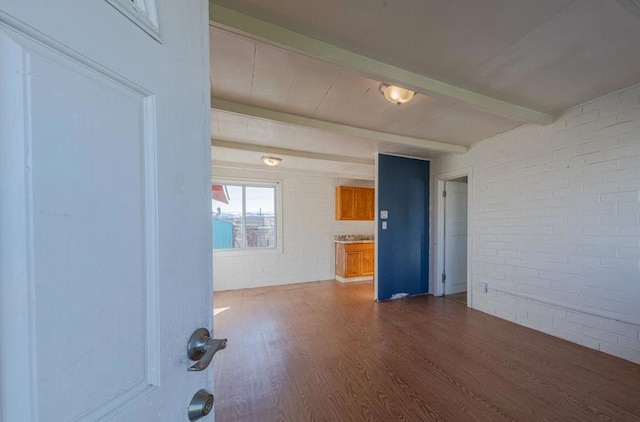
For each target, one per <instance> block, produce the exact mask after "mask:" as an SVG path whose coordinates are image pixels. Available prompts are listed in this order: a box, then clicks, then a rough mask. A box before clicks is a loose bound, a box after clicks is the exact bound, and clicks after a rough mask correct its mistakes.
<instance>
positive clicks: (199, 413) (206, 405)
mask: <svg viewBox="0 0 640 422" xmlns="http://www.w3.org/2000/svg"><path fill="white" fill-rule="evenodd" d="M213 400H214V399H213V394H211V393H210V392H208V391H207V390H204V389H202V390H199V391H198V392H197V393H196V394H195V395H194V396H193V398H192V399H191V403H189V420H190V421H197V420H198V419H200V418H204V417H205V416H207V415H208V414H209V413H211V409H213Z"/></svg>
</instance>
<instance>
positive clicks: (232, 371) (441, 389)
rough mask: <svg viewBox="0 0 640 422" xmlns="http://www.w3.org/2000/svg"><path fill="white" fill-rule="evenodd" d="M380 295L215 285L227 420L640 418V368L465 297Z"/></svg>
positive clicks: (220, 413)
mask: <svg viewBox="0 0 640 422" xmlns="http://www.w3.org/2000/svg"><path fill="white" fill-rule="evenodd" d="M372 297H373V292H372V287H371V283H352V284H340V283H337V282H334V281H327V282H317V283H305V284H297V285H290V286H282V287H270V288H258V289H246V290H237V291H229V292H221V293H216V294H215V297H214V303H215V307H216V308H226V307H228V308H229V309H227V310H224V311H222V312H220V313H218V315H216V317H215V334H216V337H227V338H228V339H229V346H228V347H227V349H226V350H224V351H223V352H220V353H218V354H217V355H216V356H215V358H214V362H215V397H216V401H215V403H216V407H215V419H216V421H217V422H226V421H251V422H268V421H295V422H300V421H332V422H333V421H527V422H528V421H563V422H564V421H636V422H637V421H640V366H639V365H635V364H632V363H629V362H627V361H624V360H621V359H617V358H614V357H611V356H608V355H605V354H602V353H600V352H597V351H594V350H590V349H586V348H583V347H580V346H577V345H575V344H572V343H569V342H565V341H563V340H559V339H556V338H554V337H551V336H548V335H545V334H542V333H538V332H536V331H533V330H529V329H527V328H523V327H520V326H518V325H515V324H512V323H509V322H506V321H503V320H501V319H498V318H494V317H491V316H489V315H487V314H484V313H481V312H478V311H474V310H470V309H468V308H467V307H466V306H465V305H463V304H461V303H458V302H456V301H453V300H448V299H442V298H434V297H431V296H423V297H416V298H409V299H401V300H395V301H390V302H384V303H375V302H374V301H373V300H372Z"/></svg>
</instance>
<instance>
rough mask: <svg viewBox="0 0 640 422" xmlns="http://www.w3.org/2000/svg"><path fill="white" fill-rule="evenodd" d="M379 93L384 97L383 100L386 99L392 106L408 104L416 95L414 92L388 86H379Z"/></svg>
mask: <svg viewBox="0 0 640 422" xmlns="http://www.w3.org/2000/svg"><path fill="white" fill-rule="evenodd" d="M379 89H380V92H381V93H382V95H384V98H386V99H387V101H389V102H390V103H392V104H397V105H400V104H404V103H406V102H408V101H409V100H410V99H412V98H413V96H414V95H416V93H415V92H413V91H411V90H409V89H404V88H400V87H399V86H394V85H389V84H380V87H379Z"/></svg>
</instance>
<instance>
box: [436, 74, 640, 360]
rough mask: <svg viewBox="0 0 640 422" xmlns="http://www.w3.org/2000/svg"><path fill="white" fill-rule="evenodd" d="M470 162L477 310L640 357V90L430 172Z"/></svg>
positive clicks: (511, 135) (443, 161)
mask: <svg viewBox="0 0 640 422" xmlns="http://www.w3.org/2000/svg"><path fill="white" fill-rule="evenodd" d="M465 167H472V173H473V192H472V198H473V208H472V209H471V211H470V212H471V219H472V224H473V228H472V236H473V282H474V307H475V308H477V309H479V310H482V311H484V312H487V313H491V314H494V315H496V316H498V317H501V318H505V319H508V320H511V321H514V322H516V323H519V324H522V325H525V326H528V327H531V328H534V329H537V330H540V331H544V332H546V333H549V334H552V335H554V336H558V337H561V338H564V339H567V340H570V341H573V342H576V343H579V344H582V345H584V346H587V347H591V348H594V349H598V350H601V351H603V352H606V353H609V354H613V355H616V356H619V357H622V358H625V359H628V360H631V361H634V362H638V363H640V337H639V336H640V327H639V324H640V266H639V263H640V198H639V196H640V86H636V87H633V88H631V89H628V90H626V91H623V92H620V93H616V94H612V95H609V96H607V97H604V98H601V99H599V100H596V101H593V102H589V103H586V104H584V105H582V106H579V107H575V108H573V109H571V110H569V111H567V112H566V113H564V114H563V115H562V116H560V117H559V118H558V119H557V121H556V122H555V123H554V124H552V125H549V126H546V127H541V126H536V125H528V126H524V127H521V128H519V129H515V130H512V131H510V132H507V133H504V134H502V135H499V136H496V137H494V138H491V139H487V140H485V141H482V142H479V143H477V144H475V145H473V147H472V148H471V149H470V151H469V152H468V153H467V154H465V155H448V156H444V157H442V158H439V159H436V160H434V161H433V169H434V172H433V174H434V176H436V177H437V175H438V174H441V173H444V172H447V171H452V170H457V169H460V168H465ZM434 180H435V178H434ZM482 281H486V282H487V283H488V285H489V291H488V292H487V293H481V291H480V289H479V284H480V282H482Z"/></svg>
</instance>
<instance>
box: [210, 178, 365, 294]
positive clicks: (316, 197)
mask: <svg viewBox="0 0 640 422" xmlns="http://www.w3.org/2000/svg"><path fill="white" fill-rule="evenodd" d="M213 176H214V178H216V177H218V178H227V179H228V178H240V179H249V180H270V181H273V180H278V181H280V182H281V189H282V202H283V204H282V207H283V210H282V212H283V227H282V230H283V250H282V252H277V251H257V252H237V253H236V252H233V253H225V254H220V253H216V252H214V253H213V280H214V283H213V286H214V290H215V291H220V290H232V289H243V288H248V287H261V286H274V285H280V284H291V283H301V282H309V281H319V280H332V279H333V278H334V276H335V256H334V254H335V252H334V243H333V236H334V235H337V234H373V233H374V231H375V223H374V222H373V221H336V220H335V208H334V206H335V205H334V202H335V187H336V186H339V185H349V186H361V187H373V185H374V183H373V181H363V180H349V179H340V178H336V177H323V176H314V175H302V174H284V173H275V172H257V171H247V170H231V169H219V168H215V167H214V168H213Z"/></svg>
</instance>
